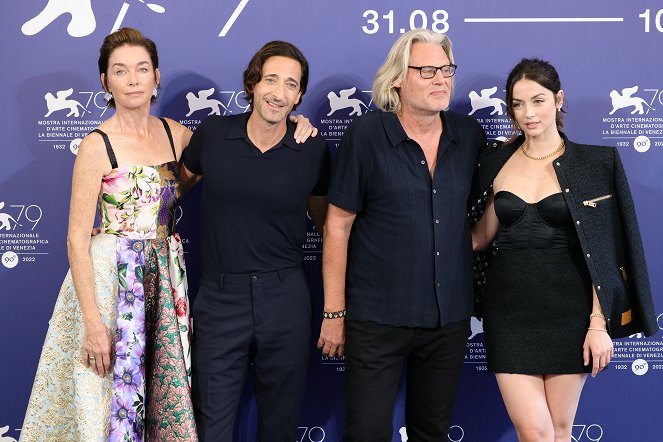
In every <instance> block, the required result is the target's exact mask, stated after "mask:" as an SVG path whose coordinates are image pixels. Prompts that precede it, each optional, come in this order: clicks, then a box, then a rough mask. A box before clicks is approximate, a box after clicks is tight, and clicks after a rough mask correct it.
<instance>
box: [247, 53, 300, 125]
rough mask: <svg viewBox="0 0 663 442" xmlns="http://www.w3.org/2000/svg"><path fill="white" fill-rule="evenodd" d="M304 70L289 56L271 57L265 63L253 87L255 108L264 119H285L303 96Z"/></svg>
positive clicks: (277, 120) (273, 122) (273, 120)
mask: <svg viewBox="0 0 663 442" xmlns="http://www.w3.org/2000/svg"><path fill="white" fill-rule="evenodd" d="M301 76H302V69H301V66H300V64H299V62H298V61H297V60H294V59H292V58H289V57H282V56H274V57H269V58H268V59H267V60H265V62H264V63H263V66H262V76H261V78H260V81H259V82H258V83H257V84H256V85H255V86H254V88H253V103H252V105H253V111H254V112H255V113H256V115H257V116H258V117H259V118H260V119H262V120H263V121H265V122H267V123H269V124H278V123H281V122H282V121H284V120H285V118H286V117H287V116H288V114H289V113H290V112H291V111H292V108H293V107H294V106H295V105H296V104H297V103H299V100H300V98H301V96H302V94H301V88H300V81H301Z"/></svg>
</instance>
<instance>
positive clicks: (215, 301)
mask: <svg viewBox="0 0 663 442" xmlns="http://www.w3.org/2000/svg"><path fill="white" fill-rule="evenodd" d="M192 313H193V353H192V368H193V372H192V392H193V405H194V412H195V416H196V425H197V428H198V435H199V438H200V440H201V441H203V442H210V441H213V442H229V441H232V440H233V426H234V423H235V415H236V413H237V407H238V404H239V400H240V397H241V394H242V390H243V388H244V383H245V380H246V374H247V372H248V366H249V357H250V355H251V354H252V352H255V354H254V362H255V374H256V383H255V385H256V387H255V389H256V400H257V402H258V420H259V423H258V435H259V438H260V440H261V441H269V442H271V441H275V442H277V441H278V442H280V441H283V442H292V441H294V440H295V439H296V431H297V424H298V420H299V414H300V408H301V402H302V399H303V396H304V386H305V382H306V371H307V367H308V354H309V346H310V342H309V341H310V334H311V301H310V295H309V290H308V286H307V285H306V279H305V276H304V272H303V270H302V269H301V267H293V268H290V269H285V270H280V271H275V272H268V273H251V274H241V275H237V274H216V273H209V272H205V273H204V274H203V277H202V281H201V287H200V290H199V292H198V295H197V297H196V300H195V303H194V305H193V309H192Z"/></svg>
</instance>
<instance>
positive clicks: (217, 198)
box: [182, 113, 331, 273]
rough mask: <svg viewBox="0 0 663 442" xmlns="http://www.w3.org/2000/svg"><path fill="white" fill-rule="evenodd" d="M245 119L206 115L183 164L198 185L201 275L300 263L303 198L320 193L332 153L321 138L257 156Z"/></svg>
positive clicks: (287, 142) (287, 139) (289, 138)
mask: <svg viewBox="0 0 663 442" xmlns="http://www.w3.org/2000/svg"><path fill="white" fill-rule="evenodd" d="M249 115H250V113H245V114H240V115H233V116H225V117H221V116H210V117H207V118H206V119H205V120H204V121H203V122H202V123H201V124H200V126H198V128H197V129H196V131H195V132H194V134H193V136H192V137H191V142H190V143H189V146H188V147H187V148H186V149H185V151H184V154H183V157H182V160H183V161H184V165H185V166H186V167H187V169H189V170H190V171H191V172H193V173H197V174H202V175H203V176H204V179H203V230H202V241H201V246H202V267H203V272H205V271H209V270H211V271H215V272H222V273H248V272H268V271H272V270H278V269H283V268H287V267H292V266H295V265H298V264H301V263H302V261H303V259H304V251H303V249H302V244H304V242H305V240H306V208H307V204H308V197H309V195H326V194H327V187H328V183H329V169H330V163H331V159H330V153H329V149H328V147H327V143H326V142H325V140H323V139H322V138H320V137H316V138H309V139H308V140H306V142H305V143H303V144H297V143H296V142H295V139H294V136H293V134H294V131H295V125H294V123H291V122H290V121H288V122H287V125H288V129H287V131H286V134H285V136H284V137H283V139H282V140H281V142H280V143H278V144H277V145H276V146H274V147H272V148H271V149H269V150H267V151H266V152H264V153H263V152H261V151H260V149H258V148H257V147H256V146H255V145H254V144H253V143H252V142H251V140H250V139H249V136H248V135H247V132H246V123H247V121H248V119H249Z"/></svg>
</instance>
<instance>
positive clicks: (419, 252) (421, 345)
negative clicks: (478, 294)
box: [318, 29, 486, 442]
mask: <svg viewBox="0 0 663 442" xmlns="http://www.w3.org/2000/svg"><path fill="white" fill-rule="evenodd" d="M455 69H456V66H455V65H454V64H453V54H452V51H451V42H450V41H449V39H448V38H447V37H446V36H445V35H442V34H435V33H433V32H431V31H428V30H425V29H420V30H413V31H410V32H408V33H406V34H404V35H403V36H401V38H399V40H398V41H397V42H396V43H395V44H394V46H393V47H392V48H391V50H390V52H389V55H388V56H387V59H386V61H385V63H384V64H383V65H382V67H380V69H379V70H378V73H377V75H376V78H375V82H374V83H373V100H374V101H375V103H376V105H377V106H378V107H379V109H380V110H377V111H374V112H370V113H368V114H366V115H364V116H362V117H360V118H357V119H356V120H355V121H354V123H353V124H352V125H350V127H348V129H347V131H346V133H345V136H344V137H343V140H342V141H341V145H340V148H339V154H338V159H337V163H336V165H335V168H334V172H333V175H332V180H331V184H330V188H329V202H330V206H329V212H328V215H327V221H326V224H325V234H324V239H323V280H324V290H325V304H324V309H325V319H324V320H323V323H322V329H321V333H320V340H319V342H318V347H320V348H321V349H322V352H323V354H328V355H330V356H335V355H342V354H344V353H345V355H346V359H345V382H346V384H345V397H346V427H345V436H344V440H346V441H357V442H369V441H390V440H391V439H392V416H393V408H394V402H395V399H396V392H397V390H398V385H399V380H400V377H401V373H402V371H403V366H404V364H405V363H406V362H407V374H406V376H407V390H406V391H407V393H406V394H407V399H406V412H405V414H406V424H407V434H408V437H409V440H410V441H411V442H419V441H441V440H446V439H447V432H448V428H449V421H450V418H451V412H452V405H453V400H454V397H455V393H456V387H457V385H458V382H459V379H460V373H461V370H462V364H463V358H464V354H465V343H466V341H467V336H468V332H469V318H470V316H471V315H472V311H473V301H472V300H473V283H472V281H473V276H472V243H471V236H470V228H469V225H468V222H467V215H466V213H467V212H466V206H467V199H468V193H469V190H470V184H471V181H472V173H473V171H474V164H475V161H476V159H477V156H478V154H479V150H480V149H481V148H482V147H483V146H485V143H486V138H485V134H484V132H483V130H482V129H481V126H480V125H479V124H478V123H477V121H476V120H474V119H473V118H470V117H468V116H465V115H461V114H458V113H455V112H451V111H448V110H446V109H447V108H448V107H449V101H450V98H451V95H452V92H453V75H454V73H455ZM346 269H347V270H346ZM346 309H347V316H345V314H346ZM339 312H340V313H339Z"/></svg>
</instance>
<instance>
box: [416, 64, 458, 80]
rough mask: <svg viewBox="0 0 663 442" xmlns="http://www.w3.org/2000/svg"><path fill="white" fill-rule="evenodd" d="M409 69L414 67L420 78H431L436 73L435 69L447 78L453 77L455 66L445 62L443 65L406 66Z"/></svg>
mask: <svg viewBox="0 0 663 442" xmlns="http://www.w3.org/2000/svg"><path fill="white" fill-rule="evenodd" d="M408 67H409V68H410V69H416V70H418V71H419V75H421V78H423V79H426V80H428V79H431V78H433V77H434V76H435V75H436V74H437V71H438V70H439V71H440V72H442V76H443V77H444V78H449V77H453V76H454V74H455V73H456V68H457V67H458V66H456V65H455V64H445V65H444V66H408Z"/></svg>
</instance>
